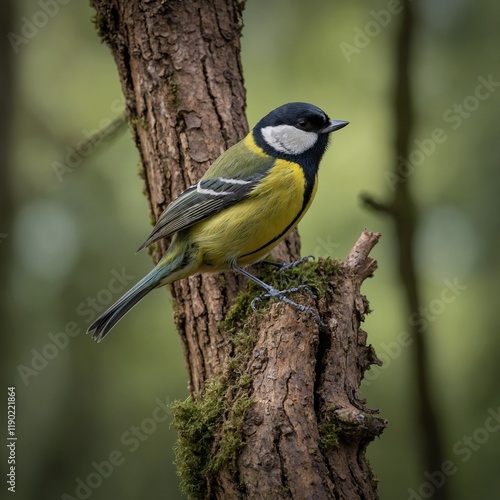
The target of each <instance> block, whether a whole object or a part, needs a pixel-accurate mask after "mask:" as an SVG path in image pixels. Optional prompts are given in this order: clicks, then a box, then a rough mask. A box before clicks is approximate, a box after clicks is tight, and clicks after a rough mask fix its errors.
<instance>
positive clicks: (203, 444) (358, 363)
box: [92, 0, 385, 499]
mask: <svg viewBox="0 0 500 500" xmlns="http://www.w3.org/2000/svg"><path fill="white" fill-rule="evenodd" d="M92 3H93V5H94V7H95V9H96V12H97V14H96V17H95V22H96V26H97V29H98V31H99V34H100V36H101V37H102V39H103V40H104V41H105V42H106V43H107V44H108V45H109V47H110V49H111V52H112V54H113V56H114V58H115V61H116V63H117V66H118V72H119V76H120V80H121V83H122V88H123V92H124V94H125V97H126V102H127V111H128V115H129V121H130V124H131V127H132V131H133V136H134V140H135V142H136V145H137V147H138V149H139V152H140V155H141V160H142V169H143V170H142V172H143V177H144V181H145V186H146V189H145V191H146V195H147V197H148V200H149V203H150V208H151V212H152V215H153V218H154V219H156V218H157V217H158V216H159V215H160V213H161V212H162V210H163V209H164V208H165V207H166V205H167V204H168V203H169V202H170V201H171V200H172V199H174V198H175V197H176V196H178V195H179V194H180V193H181V192H182V191H183V190H184V189H185V188H186V187H188V186H189V185H191V184H193V183H195V182H197V181H198V180H199V178H200V177H201V176H202V175H203V173H204V171H205V170H206V169H207V168H208V166H209V165H210V164H211V163H212V162H213V161H214V160H215V159H216V158H217V157H218V156H219V155H220V154H221V153H222V152H223V151H224V150H225V149H227V148H228V147H229V146H230V145H232V144H234V143H235V142H237V141H238V140H240V139H242V138H243V137H244V135H245V134H246V132H247V123H246V120H245V115H244V109H245V90H244V87H243V77H242V69H241V63H240V35H241V27H242V18H241V16H242V3H239V2H237V1H236V0H211V1H208V2H207V1H202V0H198V1H195V0H189V1H184V2H164V1H162V0H151V1H149V2H145V1H144V0H142V1H139V0H130V1H127V2H122V1H120V0H92ZM377 240H378V235H376V234H372V233H368V232H365V233H363V235H362V237H361V238H360V240H359V241H358V243H357V245H356V246H355V248H354V249H353V251H352V252H351V253H350V255H349V256H348V258H347V259H346V260H345V261H344V263H342V264H340V263H332V262H331V261H321V262H319V263H307V264H306V265H304V266H302V267H300V268H298V269H295V270H294V269H292V270H290V271H289V272H287V273H283V274H281V273H280V274H276V273H270V274H269V276H266V279H268V280H275V279H280V280H289V283H292V284H293V283H295V284H296V283H297V281H299V282H304V283H310V284H311V285H314V288H315V289H316V292H317V294H318V297H319V298H318V299H317V300H316V299H313V298H312V297H310V296H309V295H307V294H301V295H300V296H298V297H296V299H295V300H298V301H300V302H301V303H304V304H307V305H309V306H311V307H313V308H316V309H317V310H318V312H319V314H320V315H321V317H322V318H323V321H324V322H325V323H326V325H327V326H326V327H325V328H319V326H318V324H317V322H316V321H315V319H314V318H313V317H312V316H309V315H308V314H307V313H305V314H299V313H298V312H297V311H295V310H294V309H290V308H289V307H288V306H286V305H284V304H282V303H275V304H272V305H271V307H268V308H266V307H265V305H264V306H263V307H259V308H258V311H256V312H253V311H252V308H251V307H250V306H249V304H250V299H251V296H250V295H249V294H243V295H241V294H240V292H241V290H243V289H244V287H245V286H246V282H245V280H242V279H241V278H238V277H236V276H235V275H234V274H233V273H231V272H227V273H223V274H212V275H203V276H197V277H192V278H190V279H187V280H183V281H181V282H178V283H176V284H174V285H173V286H172V294H173V297H174V307H175V318H176V324H177V328H178V330H179V334H180V336H181V338H182V341H183V345H184V353H185V359H186V365H187V368H188V374H189V387H190V391H191V394H192V397H191V398H190V399H189V400H188V401H186V402H184V403H179V404H177V405H176V406H175V408H174V417H175V420H174V425H175V426H176V428H177V429H178V432H179V443H178V450H177V454H178V460H177V462H178V467H179V471H180V473H181V479H182V482H183V485H184V489H185V490H186V491H187V492H188V493H189V494H190V496H191V497H199V498H267V497H270V496H271V495H272V496H275V497H278V498H306V497H307V498H318V499H319V498H325V499H326V498H346V499H347V498H367V499H372V498H377V494H376V482H375V481H374V480H373V477H372V474H371V471H370V469H369V468H368V465H367V462H366V460H365V457H364V451H365V448H366V445H367V444H368V443H369V442H370V441H371V440H372V439H373V438H374V437H375V436H377V435H379V434H380V433H381V432H382V430H383V428H384V426H385V421H384V420H382V419H379V418H376V417H374V416H373V413H374V410H369V409H367V408H365V406H364V404H363V403H362V402H361V401H360V400H359V399H358V396H357V391H358V389H359V384H360V381H361V378H362V375H363V372H364V370H366V369H367V368H368V367H369V365H370V364H371V363H373V362H378V360H377V358H376V357H375V354H374V352H373V350H372V348H371V346H368V347H367V346H366V334H365V333H364V332H363V331H362V330H361V329H360V328H359V324H360V322H361V321H362V320H363V317H364V314H365V313H366V312H367V307H368V306H367V302H366V300H365V299H364V298H363V297H362V296H361V295H360V292H359V289H360V286H361V283H362V282H363V280H364V279H365V278H366V277H367V276H369V275H370V274H371V273H372V272H373V270H374V269H375V267H376V264H375V261H373V260H372V259H370V258H369V257H368V253H369V251H370V249H371V248H372V247H373V245H374V244H375V243H376V241H377ZM167 246H168V242H161V243H160V245H159V248H158V249H157V250H156V251H155V252H153V254H154V258H155V260H158V258H159V256H160V255H161V254H162V253H163V252H164V251H165V249H166V247H167ZM299 253H300V246H299V239H298V236H297V233H296V232H294V233H293V234H292V235H291V236H290V237H289V238H287V240H286V241H285V242H283V243H282V244H281V245H280V246H279V247H278V248H277V249H276V251H275V252H273V255H274V256H275V257H277V258H280V259H282V260H285V261H290V260H293V259H296V258H297V257H298V256H299ZM278 286H279V284H278ZM258 293H260V292H258ZM238 294H240V296H239V298H238V300H237V304H236V306H235V307H233V308H231V307H232V306H233V304H234V303H235V299H236V297H237V296H238Z"/></svg>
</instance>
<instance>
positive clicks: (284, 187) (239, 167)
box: [87, 102, 349, 342]
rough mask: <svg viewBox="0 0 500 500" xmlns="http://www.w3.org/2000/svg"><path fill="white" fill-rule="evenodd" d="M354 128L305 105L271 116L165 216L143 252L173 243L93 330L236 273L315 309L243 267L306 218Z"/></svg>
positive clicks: (105, 329)
mask: <svg viewBox="0 0 500 500" xmlns="http://www.w3.org/2000/svg"><path fill="white" fill-rule="evenodd" d="M348 124H349V122H347V121H344V120H331V119H330V118H329V117H328V115H327V114H326V113H325V112H324V111H322V110H321V109H320V108H318V107H316V106H314V105H312V104H308V103H304V102H290V103H287V104H284V105H282V106H279V107H278V108H276V109H274V110H273V111H271V112H270V113H268V114H267V115H266V116H264V117H263V118H262V119H261V120H260V121H259V122H258V123H257V124H256V125H255V126H254V127H253V129H252V130H251V131H250V133H248V135H247V136H246V137H245V138H243V139H242V140H241V141H240V142H238V143H237V144H235V145H234V146H231V147H230V148H228V149H227V150H226V151H225V152H224V153H222V154H221V155H220V156H219V157H218V158H217V159H216V160H215V162H214V163H213V164H212V165H211V166H210V167H209V168H208V170H207V171H206V172H205V174H204V175H203V176H202V178H201V179H200V180H199V181H198V182H197V183H196V184H194V185H192V186H190V187H189V188H187V189H186V190H185V191H184V192H183V193H181V194H180V195H179V197H177V198H176V199H175V200H173V201H172V202H171V203H170V204H169V205H168V206H167V207H166V209H165V210H164V211H163V213H161V215H160V216H159V218H158V220H157V221H156V225H155V226H154V228H153V230H152V232H151V234H150V235H149V237H148V238H147V239H146V241H145V242H144V243H143V244H142V245H141V246H140V247H139V250H142V249H144V248H147V247H149V246H150V245H151V244H153V243H155V242H156V241H158V240H160V239H162V238H167V237H171V242H170V246H169V247H168V249H167V250H166V252H165V254H164V255H163V257H162V258H161V259H160V261H159V262H158V264H157V265H156V267H155V268H154V269H152V270H151V271H150V272H149V273H148V274H147V275H146V276H145V277H144V278H143V279H141V280H140V281H139V282H138V283H137V284H136V285H135V286H133V287H132V288H131V289H130V290H129V291H128V292H127V293H126V294H125V295H124V296H123V297H121V298H120V299H119V300H118V301H117V302H116V303H115V304H113V305H112V306H111V307H110V308H109V309H108V310H106V311H105V312H104V313H103V314H102V315H101V316H99V317H98V318H97V319H96V320H95V321H94V322H93V323H92V324H91V325H90V326H89V328H88V330H87V333H92V337H93V339H94V340H96V341H98V342H100V341H101V340H102V339H103V338H104V337H105V336H106V335H107V334H108V333H109V331H110V330H111V329H112V328H113V327H114V326H115V325H116V323H117V322H118V321H119V320H120V319H121V318H122V317H123V316H124V315H125V314H126V313H127V312H129V311H130V310H131V309H132V308H133V307H134V306H135V305H136V304H137V303H138V302H139V301H140V300H141V299H143V298H144V297H145V296H146V295H147V294H148V293H149V292H150V291H152V290H153V289H155V288H158V287H161V286H164V285H167V284H170V283H172V282H174V281H177V280H180V279H184V278H187V277H189V276H193V275H196V274H199V273H206V272H219V271H224V270H230V269H232V270H233V271H234V272H236V273H239V274H241V275H243V276H245V277H246V278H248V279H249V280H252V281H254V282H255V283H257V284H258V285H260V286H261V287H262V288H263V289H264V290H265V291H266V293H265V294H263V295H264V296H266V297H274V298H277V299H279V300H281V301H283V302H285V303H287V304H289V305H292V306H295V307H297V308H298V309H300V310H309V308H307V307H305V306H301V305H300V304H297V303H295V302H293V301H291V300H290V299H288V298H287V297H285V295H286V293H287V292H290V290H277V289H275V288H274V287H272V286H270V285H268V284H266V283H265V282H263V281H261V280H260V279H258V278H257V277H256V276H254V275H253V274H251V273H250V272H248V271H247V270H246V269H243V267H245V266H248V265H250V264H254V263H257V262H260V261H263V260H264V259H265V257H266V256H267V255H268V254H269V252H270V251H271V250H272V249H273V248H274V247H275V246H276V245H277V244H278V243H279V242H280V241H281V240H283V239H284V238H285V237H286V236H287V235H288V234H289V233H290V232H291V231H292V230H293V229H294V228H295V226H296V225H297V224H298V223H299V221H300V220H301V219H302V217H303V215H304V214H305V213H306V211H307V210H308V209H309V207H310V205H311V202H312V201H313V198H314V195H315V194H316V190H317V186H318V169H319V164H320V162H321V159H322V157H323V154H324V153H325V150H326V148H327V146H328V143H329V138H330V134H331V133H332V132H335V131H337V130H340V129H341V128H343V127H345V126H346V125H348ZM139 250H138V251H139ZM311 311H312V310H311Z"/></svg>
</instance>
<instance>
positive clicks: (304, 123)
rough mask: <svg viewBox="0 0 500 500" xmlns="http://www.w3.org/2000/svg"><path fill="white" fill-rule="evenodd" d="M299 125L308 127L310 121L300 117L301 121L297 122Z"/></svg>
mask: <svg viewBox="0 0 500 500" xmlns="http://www.w3.org/2000/svg"><path fill="white" fill-rule="evenodd" d="M297 125H298V126H299V127H300V128H307V125H308V122H307V120H306V119H305V118H300V119H299V121H298V122H297Z"/></svg>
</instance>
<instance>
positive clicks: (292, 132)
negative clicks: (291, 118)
mask: <svg viewBox="0 0 500 500" xmlns="http://www.w3.org/2000/svg"><path fill="white" fill-rule="evenodd" d="M261 131H262V137H264V140H265V141H266V142H267V143H268V144H269V146H271V147H272V148H274V149H276V150H277V151H279V152H281V153H286V154H291V155H299V154H302V153H303V152H304V151H307V150H308V149H310V148H312V147H313V146H314V145H315V144H316V141H317V140H318V134H316V132H306V131H305V130H299V129H298V128H295V127H292V125H277V126H276V127H264V128H263V129H262V130H261Z"/></svg>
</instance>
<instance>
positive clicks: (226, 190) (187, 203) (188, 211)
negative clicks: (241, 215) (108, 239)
mask: <svg viewBox="0 0 500 500" xmlns="http://www.w3.org/2000/svg"><path fill="white" fill-rule="evenodd" d="M264 176H265V172H262V171H261V172H256V173H254V174H253V175H251V176H248V177H246V178H241V179H238V178H232V179H226V178H224V177H214V178H210V179H202V180H200V182H198V184H195V185H194V186H191V187H189V188H188V189H186V191H184V192H183V193H182V194H181V195H180V196H179V197H178V198H177V199H175V200H174V201H173V202H172V203H170V205H169V206H168V207H167V208H166V209H165V211H164V212H163V213H162V214H161V215H160V217H159V218H158V220H157V221H156V225H155V227H154V229H153V231H152V232H151V234H150V235H149V237H148V239H147V240H146V241H145V242H144V243H143V244H142V245H141V246H140V247H139V250H142V249H143V248H146V247H148V246H149V245H151V244H152V243H154V242H155V241H157V240H159V239H161V238H165V237H167V236H169V235H171V234H173V233H175V232H177V231H181V230H182V229H186V228H188V227H190V226H192V225H193V224H196V223H197V222H199V221H201V220H203V219H206V218H207V217H210V216H211V215H214V214H216V213H218V212H220V211H221V210H223V209H224V208H227V207H229V206H231V205H234V204H235V203H237V202H238V201H240V200H243V199H245V198H246V197H247V196H248V195H249V194H250V192H251V191H252V190H253V188H254V187H255V186H256V185H257V184H258V183H259V181H260V180H261V179H262V178H263V177H264ZM139 250H138V251H139Z"/></svg>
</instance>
